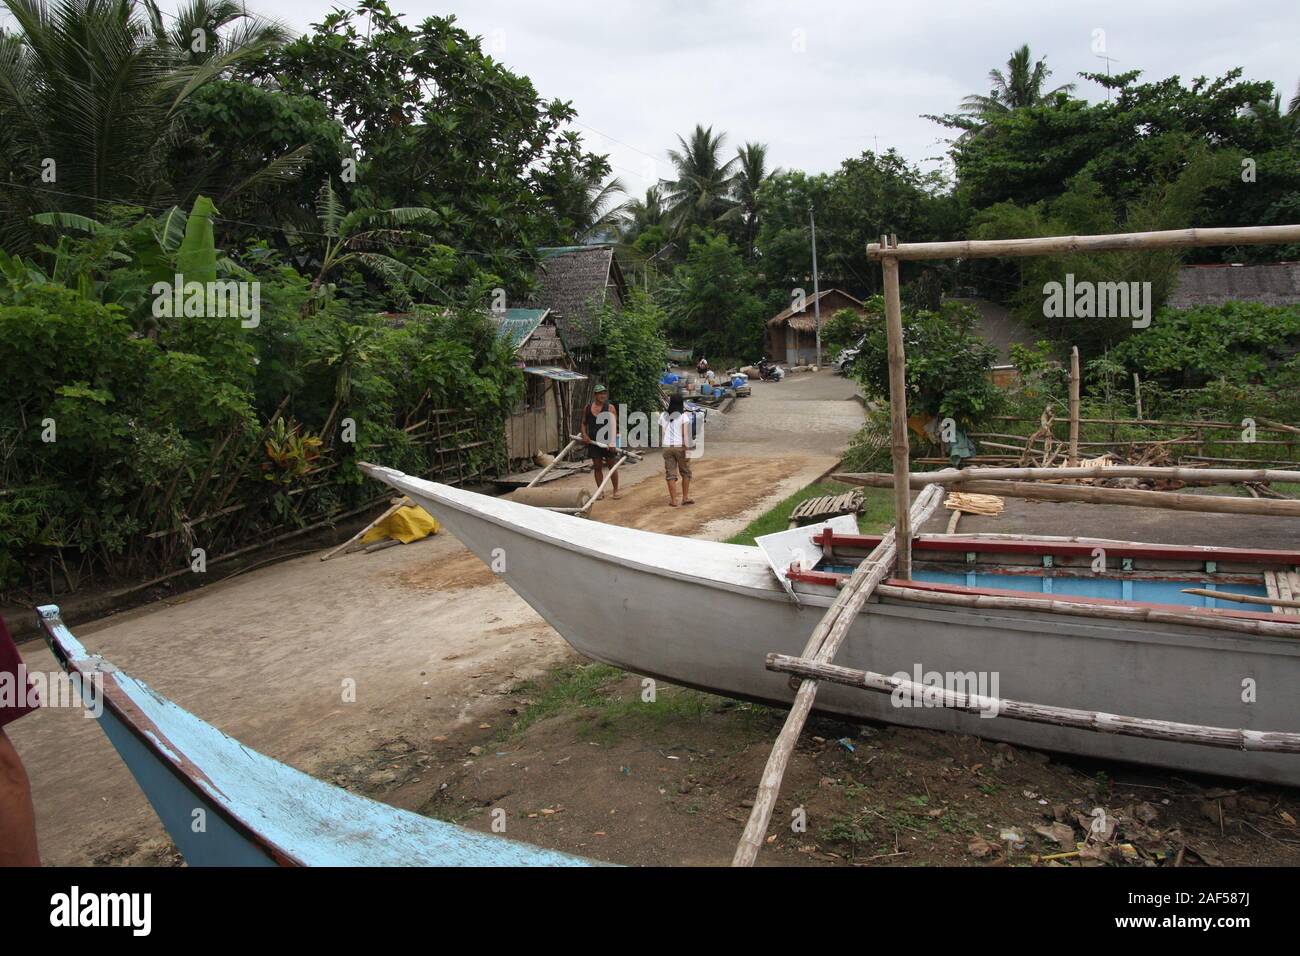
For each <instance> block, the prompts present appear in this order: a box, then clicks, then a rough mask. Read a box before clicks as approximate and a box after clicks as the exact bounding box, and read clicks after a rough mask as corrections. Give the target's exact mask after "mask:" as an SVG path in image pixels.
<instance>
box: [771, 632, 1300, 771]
mask: <svg viewBox="0 0 1300 956" xmlns="http://www.w3.org/2000/svg"><path fill="white" fill-rule="evenodd" d="M767 669H768V670H771V671H779V672H780V673H783V674H795V675H797V676H799V677H802V678H804V679H805V680H817V681H823V680H824V681H830V682H832V683H835V684H846V685H848V686H849V687H860V688H862V689H863V690H872V691H877V692H879V693H882V694H893V693H902V694H905V695H910V697H911V699H912V700H915V701H922V700H924V701H931V700H933V701H935V702H936V703H939V704H940V705H941V706H943V707H949V708H952V709H953V710H960V711H964V712H966V713H970V714H991V715H993V716H994V717H1007V718H1010V719H1011V720H1024V721H1028V722H1030V723H1035V724H1052V725H1053V726H1056V727H1074V728H1076V729H1079V730H1091V731H1094V732H1096V733H1101V734H1118V735H1120V736H1122V737H1143V738H1146V739H1147V740H1167V741H1170V742H1172V743H1184V744H1200V745H1202V746H1205V747H1223V748H1230V749H1232V750H1252V751H1261V752H1267V753H1283V754H1300V733H1293V732H1291V731H1281V730H1237V729H1233V728H1230V727H1206V726H1203V725H1201V724H1184V723H1179V722H1177V721H1173V720H1152V719H1150V718H1147V717H1126V716H1122V715H1120V714H1107V713H1104V712H1102V711H1093V710H1079V709H1077V708H1074V707H1052V706H1049V705H1047V704H1029V703H1025V702H1023V701H1018V700H1007V699H1005V698H997V697H984V696H982V695H980V694H963V693H960V692H958V691H951V690H946V689H944V688H941V687H927V686H925V685H924V684H918V683H916V682H915V681H910V680H905V679H903V678H900V677H890V676H887V675H885V674H877V673H875V672H874V671H862V670H855V669H854V668H851V667H839V666H837V665H835V664H826V663H822V662H819V661H811V660H804V659H801V658H798V657H790V656H789V655H786V654H768V655H767Z"/></svg>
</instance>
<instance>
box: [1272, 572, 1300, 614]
mask: <svg viewBox="0 0 1300 956" xmlns="http://www.w3.org/2000/svg"><path fill="white" fill-rule="evenodd" d="M1277 596H1278V600H1279V601H1281V602H1282V603H1281V604H1280V605H1279V607H1281V608H1283V611H1282V613H1283V614H1291V613H1294V611H1292V610H1290V605H1289V604H1288V603H1287V602H1291V601H1295V600H1296V599H1297V598H1300V588H1297V587H1296V586H1295V583H1294V582H1293V581H1292V580H1291V575H1290V574H1288V573H1287V572H1286V571H1279V572H1278V574H1277Z"/></svg>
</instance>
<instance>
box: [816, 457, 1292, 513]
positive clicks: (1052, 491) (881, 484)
mask: <svg viewBox="0 0 1300 956" xmlns="http://www.w3.org/2000/svg"><path fill="white" fill-rule="evenodd" d="M1004 470H1006V471H1015V470H1034V469H1011V468H1008V469H1004ZM1037 470H1039V471H1057V470H1062V471H1076V470H1083V469H1055V468H1048V469H1037ZM1105 470H1106V471H1119V470H1120V469H1119V468H1107V469H1105ZM1108 477H1109V476H1108ZM1113 477H1120V476H1118V475H1116V476H1113ZM835 480H837V481H843V482H846V483H848V484H851V485H866V486H868V487H872V488H891V487H892V488H895V489H897V487H898V486H897V484H896V483H895V480H894V476H893V475H883V474H870V473H869V474H837V475H835ZM954 484H956V483H955V482H954ZM959 487H960V488H961V490H963V491H971V492H976V493H978V494H985V495H997V496H999V497H1002V498H1024V499H1029V500H1034V501H1063V502H1081V503H1084V504H1093V505H1131V506H1134V507H1139V508H1160V509H1163V510H1166V511H1199V512H1202V513H1205V514H1227V515H1284V516H1287V517H1300V500H1282V499H1278V498H1230V497H1226V496H1223V495H1184V494H1174V493H1172V492H1168V491H1142V490H1140V489H1137V488H1097V487H1092V486H1088V485H1048V484H1038V483H1035V482H1032V481H980V480H975V481H963V482H960V483H959Z"/></svg>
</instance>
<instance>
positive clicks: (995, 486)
mask: <svg viewBox="0 0 1300 956" xmlns="http://www.w3.org/2000/svg"><path fill="white" fill-rule="evenodd" d="M1289 242H1300V225H1283V226H1243V227H1233V228H1220V229H1179V230H1168V231H1162V232H1139V233H1128V234H1112V235H1100V236H1053V237H1045V238H1035V239H997V240H983V241H981V240H971V241H964V242H925V243H910V244H903V245H899V243H898V240H897V238H896V237H895V236H893V235H888V236H881V237H880V242H878V243H871V244H869V245H868V246H867V258H868V259H870V260H873V261H876V260H878V261H880V264H881V271H882V274H883V276H884V291H885V328H886V334H887V337H888V350H889V418H890V435H891V442H890V458H891V463H892V466H893V468H892V472H893V473H892V475H888V476H862V475H856V476H848V475H837V476H836V477H837V478H840V479H841V480H847V481H850V482H851V483H854V484H867V483H869V482H867V481H857V480H853V479H860V478H864V477H882V478H885V479H887V480H888V484H889V485H890V486H891V487H893V489H894V532H893V533H894V534H895V539H894V543H895V550H896V555H897V558H896V562H897V569H898V570H897V573H898V577H899V578H900V579H903V580H906V579H908V578H910V577H911V568H912V526H911V520H910V518H911V516H910V514H909V508H908V501H909V490H910V484H911V482H912V481H913V480H914V479H915V477H916V476H912V475H911V474H910V463H909V453H910V449H909V444H908V435H907V378H906V370H907V365H906V355H905V351H904V347H903V323H902V301H901V295H900V291H899V262H901V261H902V260H904V259H907V260H915V259H954V258H992V257H995V256H1041V255H1051V254H1054V253H1061V252H1070V253H1076V252H1102V251H1107V250H1121V249H1125V250H1127V249H1177V248H1193V247H1197V246H1213V245H1239V244H1240V245H1248V244H1249V245H1262V244H1266V243H1289ZM1071 359H1072V361H1071V373H1072V374H1071V380H1072V388H1071V403H1070V406H1071V407H1070V437H1071V442H1070V457H1069V461H1070V464H1071V465H1074V464H1076V463H1077V462H1078V450H1079V444H1078V429H1079V408H1078V401H1077V398H1076V397H1075V396H1076V394H1077V392H1076V389H1077V385H1078V371H1077V368H1078V365H1077V362H1078V359H1077V350H1075V351H1074V352H1073V353H1072V356H1071ZM1052 470H1055V469H1052ZM1095 470H1096V471H1101V469H1095ZM1107 470H1108V471H1110V474H1109V475H1108V476H1107V477H1120V475H1118V474H1116V473H1115V472H1114V471H1113V470H1110V469H1107ZM1054 477H1064V476H1054ZM1079 477H1084V476H1079ZM1089 477H1097V476H1096V475H1092V476H1089ZM956 480H960V481H961V482H962V483H963V487H964V489H965V490H968V491H973V492H982V493H986V494H994V495H1003V496H1007V497H1040V498H1048V497H1049V494H1044V493H1043V492H1044V491H1047V492H1055V493H1056V495H1057V496H1056V497H1055V498H1053V499H1052V500H1057V501H1062V500H1065V501H1102V502H1105V503H1116V504H1118V503H1124V504H1139V503H1141V504H1145V505H1147V506H1152V505H1155V506H1157V507H1166V508H1168V507H1172V508H1175V509H1179V510H1194V509H1193V508H1192V507H1190V505H1192V504H1196V505H1199V506H1200V507H1199V508H1197V509H1195V510H1212V511H1221V512H1227V513H1235V514H1291V513H1294V514H1296V515H1297V516H1300V502H1285V501H1277V500H1271V499H1248V500H1241V499H1219V501H1218V502H1214V503H1211V504H1210V506H1209V507H1206V503H1207V502H1208V501H1209V499H1202V498H1201V497H1200V496H1192V495H1167V494H1164V493H1160V492H1139V491H1133V490H1129V489H1117V488H1079V487H1068V488H1066V487H1061V486H1047V487H1046V488H1044V487H1043V486H1035V485H1028V484H1024V483H1017V482H1007V481H1003V482H998V481H988V480H985V481H976V482H971V481H970V480H969V479H967V478H961V479H955V480H954V479H950V480H949V481H948V482H947V483H954V481H956ZM1192 480H1200V481H1207V480H1212V479H1207V478H1206V477H1204V476H1202V477H1200V478H1198V479H1192ZM1244 480H1268V479H1261V478H1251V479H1244ZM1276 480H1288V479H1276ZM921 481H922V483H925V479H924V478H921ZM1031 489H1032V491H1033V493H1032V494H1031V493H1030V491H1031ZM1076 492H1082V493H1083V495H1079V494H1072V493H1076ZM1102 492H1108V493H1109V494H1101V493H1102ZM1115 492H1123V493H1124V494H1115ZM1135 495H1136V496H1139V497H1137V498H1135V497H1133V496H1135ZM1147 496H1149V497H1147ZM1171 498H1172V499H1189V500H1188V501H1177V502H1175V503H1173V504H1171V503H1170V499H1171ZM1157 500H1160V501H1161V502H1162V503H1161V504H1159V505H1157V504H1156V502H1157ZM1226 503H1230V504H1231V505H1234V506H1236V505H1242V504H1244V505H1246V506H1247V507H1239V506H1237V507H1225V504H1226ZM1261 504H1267V505H1289V504H1295V505H1297V510H1295V511H1294V512H1292V511H1291V510H1290V509H1288V508H1285V507H1284V508H1276V507H1274V508H1269V509H1267V510H1254V509H1253V508H1251V507H1249V506H1252V505H1254V506H1258V505H1261ZM884 546H885V542H884V541H883V540H882V541H881V543H880V546H879V549H882V550H883V549H884ZM872 557H873V558H876V557H877V555H876V552H874V551H873V553H872ZM868 563H870V559H869V561H868ZM875 571H876V569H875V568H874V567H872V571H871V574H870V575H866V576H863V575H861V569H859V570H858V571H856V572H854V575H853V579H852V580H853V583H851V585H850V587H849V588H846V589H845V590H846V591H851V592H852V594H853V598H854V599H855V600H856V599H858V598H859V597H860V598H861V601H862V602H865V600H866V597H867V596H868V595H869V594H870V593H871V591H872V590H879V577H877V576H876V574H875ZM873 578H874V579H873ZM868 581H870V583H868ZM897 590H900V591H905V590H907V589H906V588H899V589H897ZM841 596H843V595H841ZM843 607H844V605H842V604H841V602H840V601H839V600H837V601H836V602H835V604H834V605H832V607H831V608H830V610H828V611H827V613H826V616H825V618H823V619H822V621H821V623H819V624H818V626H817V629H816V631H814V637H813V641H810V647H812V646H813V644H814V642H815V641H816V640H817V634H818V633H819V632H822V631H823V630H824V629H826V628H827V626H828V624H829V622H831V621H832V620H833V621H834V622H835V623H834V625H833V626H834V627H838V626H839V622H840V620H841V619H842V618H843V617H844V614H843ZM1259 623H1261V624H1262V623H1265V622H1259ZM845 627H846V628H847V624H846V625H845ZM837 648H838V642H836V643H834V644H830V643H829V642H828V643H827V645H825V646H823V647H822V648H821V649H820V650H818V652H817V654H816V656H815V662H816V663H818V664H829V663H830V658H831V657H832V656H833V655H834V653H835V651H836V649H837ZM827 650H828V651H829V653H825V651H827ZM804 656H805V657H807V656H808V655H807V654H805V655H804ZM816 688H817V685H816V683H815V681H813V680H808V679H805V680H804V682H803V683H801V684H800V686H799V690H798V692H797V695H796V698H795V705H794V707H793V708H792V709H791V711H790V716H789V717H788V718H787V720H786V723H785V726H784V727H783V728H782V730H781V734H780V736H778V738H777V742H776V744H775V745H774V747H773V749H772V753H771V755H770V756H769V758H768V763H767V766H766V768H765V769H764V774H763V781H762V783H761V785H760V787H759V792H758V798H757V799H756V800H755V804H754V812H753V813H751V814H750V818H749V822H748V823H747V824H746V827H745V832H744V834H743V835H742V837H741V840H740V843H739V845H738V846H737V847H736V856H735V859H734V860H733V865H734V866H749V865H752V864H753V862H754V859H755V858H756V857H757V855H758V849H759V847H760V845H761V843H762V839H763V835H764V833H765V832H766V830H767V823H768V821H769V819H770V817H771V813H772V806H773V805H774V804H775V802H776V794H777V792H778V791H779V789H780V785H781V777H782V775H783V774H784V773H785V767H786V764H787V762H788V760H789V755H790V753H792V752H793V750H794V744H795V742H796V741H797V739H798V737H799V731H800V730H801V729H802V727H803V724H804V722H805V720H806V719H807V716H808V712H809V711H811V709H812V699H813V696H814V695H815V694H816V692H817V691H816ZM805 691H807V693H805ZM1092 729H1095V728H1092Z"/></svg>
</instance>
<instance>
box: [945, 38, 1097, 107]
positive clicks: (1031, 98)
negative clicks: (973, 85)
mask: <svg viewBox="0 0 1300 956" xmlns="http://www.w3.org/2000/svg"><path fill="white" fill-rule="evenodd" d="M1051 75H1052V71H1051V70H1049V69H1048V68H1047V59H1046V57H1043V58H1040V59H1038V60H1036V61H1035V60H1033V58H1032V55H1031V54H1030V52H1029V44H1028V43H1026V44H1024V45H1023V46H1021V47H1020V49H1018V50H1015V51H1013V52H1012V54H1011V58H1010V59H1009V60H1007V69H1006V72H1005V73H1004V72H1002V70H990V71H989V81H990V82H991V83H992V84H993V89H992V90H990V91H989V93H988V95H980V94H973V95H971V96H968V97H966V98H965V99H964V100H962V103H961V108H962V112H963V113H964V114H966V116H967V117H969V118H970V119H971V120H972V121H973V124H974V126H975V127H979V126H982V125H983V124H984V123H986V122H987V121H988V119H989V118H990V117H992V116H996V115H998V114H1000V113H1009V112H1011V111H1012V110H1017V109H1022V108H1024V107H1026V106H1040V105H1042V104H1043V103H1046V102H1047V101H1048V100H1050V99H1051V98H1052V97H1054V96H1056V94H1057V93H1070V92H1073V90H1074V84H1073V83H1064V84H1062V85H1061V86H1058V87H1056V88H1055V89H1052V90H1048V91H1047V92H1046V93H1044V92H1043V86H1044V84H1045V83H1046V82H1047V78H1048V77H1049V76H1051Z"/></svg>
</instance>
